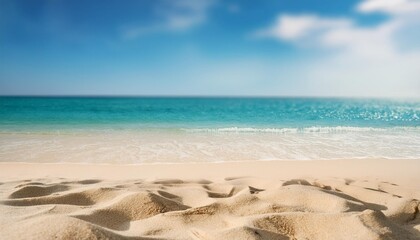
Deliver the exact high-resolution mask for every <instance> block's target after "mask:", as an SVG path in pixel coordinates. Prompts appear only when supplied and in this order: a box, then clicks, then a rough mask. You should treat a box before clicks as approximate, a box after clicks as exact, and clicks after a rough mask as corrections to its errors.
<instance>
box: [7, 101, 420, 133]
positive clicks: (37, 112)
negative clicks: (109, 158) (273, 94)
mask: <svg viewBox="0 0 420 240" xmlns="http://www.w3.org/2000/svg"><path fill="white" fill-rule="evenodd" d="M338 126H346V127H373V128H390V127H419V126H420V101H414V100H411V101H402V100H378V99H323V98H193V97H191V98H176V97H174V98H168V97H162V98H158V97H140V98H134V97H133V98H129V97H127V98H106V97H102V98H100V97H1V98H0V130H1V131H9V130H11V131H16V130H23V131H27V130H33V129H39V130H43V131H44V130H47V131H48V130H57V129H73V128H76V129H79V128H80V129H84V128H93V129H95V128H110V129H125V128H128V129H131V128H135V129H196V128H198V129H200V128H209V129H216V128H232V127H237V128H275V129H277V128H278V129H281V128H298V129H299V128H308V127H338Z"/></svg>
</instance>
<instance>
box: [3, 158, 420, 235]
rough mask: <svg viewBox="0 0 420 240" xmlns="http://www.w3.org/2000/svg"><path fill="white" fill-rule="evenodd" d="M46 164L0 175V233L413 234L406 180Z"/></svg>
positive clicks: (414, 218) (416, 220) (414, 204)
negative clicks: (170, 173) (103, 172)
mask: <svg viewBox="0 0 420 240" xmlns="http://www.w3.org/2000/svg"><path fill="white" fill-rule="evenodd" d="M279 164H280V165H279V166H278V167H279V169H280V166H281V164H282V163H279ZM245 165H246V164H245ZM283 165H284V163H283ZM333 165H334V164H333ZM355 165H356V166H355V167H356V168H357V167H360V166H358V165H357V164H355ZM337 166H339V164H337ZM414 166H415V165H414ZM3 167H4V168H3V170H2V171H4V169H7V166H5V165H3ZM60 167H61V168H63V167H65V166H60ZM79 167H80V168H82V167H83V166H79ZM90 167H91V168H94V166H90ZM159 167H160V168H161V169H170V168H171V166H170V165H166V166H155V168H159ZM217 167H218V168H220V169H221V170H222V169H223V168H224V167H225V165H223V164H220V165H218V166H217ZM409 167H413V166H411V165H410V164H408V165H407V166H406V168H409ZM15 168H19V166H15ZM54 168H57V166H49V167H45V171H44V172H45V173H46V176H45V177H43V178H32V179H26V180H25V179H20V180H17V179H10V178H6V177H5V176H6V175H7V174H6V173H5V172H3V173H4V174H3V176H2V175H0V178H2V179H3V181H2V182H1V184H0V239H203V240H204V239H208V240H210V239H280V240H282V239H298V240H303V239H311V240H316V239H320V240H328V239H334V240H336V239H352V240H356V239H363V240H369V239H407V240H409V239H413V240H414V239H420V216H419V200H418V199H420V190H419V188H418V183H416V182H413V184H412V185H410V184H406V185H401V183H400V182H398V181H397V183H396V182H392V181H388V180H387V181H385V180H382V179H377V178H376V177H374V178H370V177H366V178H364V177H359V178H355V177H353V178H345V177H327V176H321V177H317V178H315V177H305V178H304V179H302V178H287V179H286V178H282V177H281V175H279V176H277V177H275V176H269V177H264V176H241V177H225V178H223V179H218V178H214V179H212V180H205V179H204V178H203V179H195V180H186V179H188V177H190V175H188V173H187V172H185V173H178V175H179V176H180V178H177V179H171V178H162V179H157V178H156V179H151V178H147V179H143V178H140V177H139V178H131V176H130V177H127V176H126V177H124V176H123V175H122V176H120V178H119V179H117V178H114V179H102V180H99V179H88V178H83V179H82V178H81V177H82V176H79V177H78V178H76V179H69V178H59V177H57V176H48V175H50V174H51V172H50V171H51V170H53V169H54ZM87 168H89V167H87ZM106 168H109V169H112V166H107V167H106ZM131 168H138V169H141V167H138V166H136V167H131ZM262 168H264V167H262ZM285 168H286V169H287V167H285ZM385 168H386V166H385ZM402 168H404V166H402ZM98 169H100V167H98ZM175 169H176V167H175ZM201 169H202V173H203V174H204V172H205V169H203V168H201ZM254 170H258V169H254ZM57 171H58V172H59V170H57ZM57 171H55V172H57ZM98 171H99V170H98ZM232 171H233V170H232ZM80 172H82V171H80ZM99 172H100V171H99ZM139 172H141V171H140V170H139ZM163 172H164V171H163ZM227 172H228V173H229V174H232V172H229V171H227ZM281 172H282V170H279V173H281ZM320 172H322V171H320ZM396 172H398V171H396ZM74 174H75V175H76V173H74ZM221 174H223V173H221ZM35 175H37V176H38V175H39V174H35ZM52 175H54V174H52ZM256 175H258V174H256ZM260 175H264V174H263V173H260ZM313 175H314V176H315V175H317V174H316V173H314V174H313ZM318 175H322V174H318ZM83 177H86V176H83ZM410 180H414V181H416V180H417V179H416V176H406V182H408V181H410ZM402 182H404V181H402Z"/></svg>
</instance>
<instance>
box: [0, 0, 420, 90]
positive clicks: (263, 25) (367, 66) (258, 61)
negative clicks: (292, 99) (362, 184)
mask: <svg viewBox="0 0 420 240" xmlns="http://www.w3.org/2000/svg"><path fill="white" fill-rule="evenodd" d="M419 16H420V1H418V0H362V1H333V0H330V1H326V0H323V1H315V0H304V1H296V0H281V1H280V0H277V1H274V0H267V1H248V0H236V1H233V0H232V1H221V0H137V1H134V0H133V1H130V0H127V1H110V0H103V1H86V0H84V1H83V0H67V1H64V0H51V1H42V0H39V1H24V0H0V94H2V95H258V96H362V97H420V67H418V66H420V42H419V41H418V40H417V39H419V37H420V17H419Z"/></svg>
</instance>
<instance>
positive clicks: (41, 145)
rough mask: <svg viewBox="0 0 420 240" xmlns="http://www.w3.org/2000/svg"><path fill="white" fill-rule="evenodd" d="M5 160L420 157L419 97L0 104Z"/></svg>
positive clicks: (3, 100)
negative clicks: (398, 99)
mask: <svg viewBox="0 0 420 240" xmlns="http://www.w3.org/2000/svg"><path fill="white" fill-rule="evenodd" d="M0 110H1V111H0V161H3V162H6V161H7V162H9V161H20V162H22V161H23V162H109V163H114V162H118V163H154V162H203V161H204V162H214V161H243V160H278V159H281V160H283V159H296V160H311V159H341V158H420V119H419V116H420V101H413V100H412V101H394V100H365V99H364V100H360V99H320V98H313V99H311V98H5V97H3V98H0Z"/></svg>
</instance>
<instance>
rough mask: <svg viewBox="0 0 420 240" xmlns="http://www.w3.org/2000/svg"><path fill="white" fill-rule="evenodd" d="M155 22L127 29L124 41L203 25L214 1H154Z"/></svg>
mask: <svg viewBox="0 0 420 240" xmlns="http://www.w3.org/2000/svg"><path fill="white" fill-rule="evenodd" d="M156 2H157V3H156V15H157V18H158V20H157V22H156V23H151V24H149V25H146V26H145V25H142V26H135V27H129V28H127V29H125V30H124V33H123V37H124V38H125V39H134V38H137V37H140V36H144V35H148V34H154V33H160V32H178V31H186V30H188V29H191V28H193V27H196V26H198V25H200V24H202V23H204V22H205V21H206V19H207V14H208V10H209V9H210V8H211V7H212V6H213V5H214V3H215V0H201V1H197V0H160V1H156Z"/></svg>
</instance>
